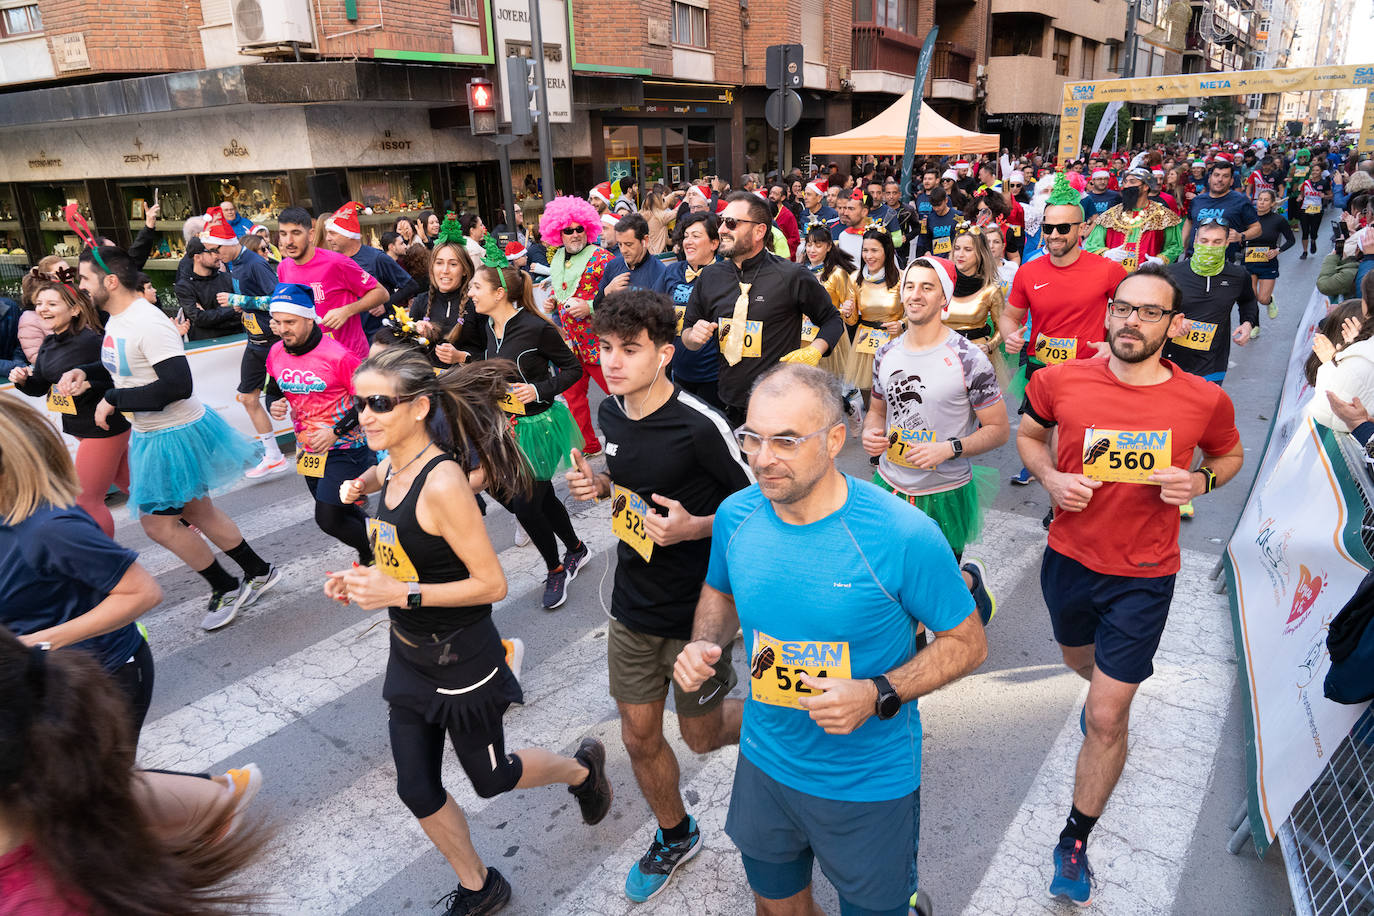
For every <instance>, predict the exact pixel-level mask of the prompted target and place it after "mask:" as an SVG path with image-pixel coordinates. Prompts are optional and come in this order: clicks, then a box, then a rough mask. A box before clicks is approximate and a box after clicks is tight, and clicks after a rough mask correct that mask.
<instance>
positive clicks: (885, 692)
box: [869, 674, 902, 719]
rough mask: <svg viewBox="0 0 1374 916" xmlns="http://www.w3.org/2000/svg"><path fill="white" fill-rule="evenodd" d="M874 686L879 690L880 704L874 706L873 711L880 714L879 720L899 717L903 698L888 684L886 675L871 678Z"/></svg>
mask: <svg viewBox="0 0 1374 916" xmlns="http://www.w3.org/2000/svg"><path fill="white" fill-rule="evenodd" d="M869 680H870V681H872V682H873V686H874V687H877V688H878V702H876V703H875V704H873V707H874V708H873V711H874V712H875V713H877V714H878V718H879V719H891V718H892V717H893V716H895V715H897V711H898V710H900V709H901V708H902V698H901V697H899V696H897V691H895V690H893V689H892V685H891V684H889V683H888V682H887V677H886V676H885V675H881V674H880V675H878V676H877V677H871V678H869Z"/></svg>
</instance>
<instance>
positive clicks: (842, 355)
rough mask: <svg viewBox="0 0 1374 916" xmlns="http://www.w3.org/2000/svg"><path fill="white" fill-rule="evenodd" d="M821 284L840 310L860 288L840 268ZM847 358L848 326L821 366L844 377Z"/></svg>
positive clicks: (832, 373) (822, 358)
mask: <svg viewBox="0 0 1374 916" xmlns="http://www.w3.org/2000/svg"><path fill="white" fill-rule="evenodd" d="M818 276H819V275H818ZM821 285H822V286H824V287H825V291H826V293H828V294H829V295H830V304H831V305H833V306H835V310H836V311H840V306H841V305H843V304H844V302H845V300H846V299H853V298H855V297H856V296H857V295H858V290H856V289H855V288H854V278H853V277H851V276H850V275H849V274H847V273H846V272H845V271H843V270H840V269H839V268H836V269H834V270H832V271H830V276H829V277H827V278H826V279H824V280H822V281H821ZM847 359H849V329H848V328H847V327H846V328H845V329H844V331H842V332H841V333H840V339H839V340H838V341H836V343H835V346H834V347H832V348H831V349H830V351H829V352H828V353H826V354H825V356H822V357H821V363H820V366H821V368H822V369H824V370H825V371H826V372H829V373H830V374H831V375H833V376H835V377H836V378H840V379H843V378H844V365H845V361H846V360H847Z"/></svg>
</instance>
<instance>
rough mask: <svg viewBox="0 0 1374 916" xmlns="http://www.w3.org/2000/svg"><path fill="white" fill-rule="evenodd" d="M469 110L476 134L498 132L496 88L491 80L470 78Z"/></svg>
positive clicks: (473, 130)
mask: <svg viewBox="0 0 1374 916" xmlns="http://www.w3.org/2000/svg"><path fill="white" fill-rule="evenodd" d="M468 111H469V113H470V114H471V116H472V132H473V133H474V134H494V133H496V120H497V118H496V90H495V89H494V88H493V87H492V85H491V80H488V79H473V80H468Z"/></svg>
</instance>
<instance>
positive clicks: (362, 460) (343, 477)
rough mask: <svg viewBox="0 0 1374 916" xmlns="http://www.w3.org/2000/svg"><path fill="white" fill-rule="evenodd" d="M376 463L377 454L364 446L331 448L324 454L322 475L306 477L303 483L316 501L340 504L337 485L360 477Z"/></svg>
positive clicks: (330, 504) (332, 504)
mask: <svg viewBox="0 0 1374 916" xmlns="http://www.w3.org/2000/svg"><path fill="white" fill-rule="evenodd" d="M376 463H377V456H376V455H375V454H374V453H373V451H372V449H370V448H367V447H366V446H363V447H361V448H332V449H330V450H329V454H328V455H326V456H325V460H324V476H323V477H307V478H305V485H306V487H308V488H309V489H310V495H311V496H313V497H315V501H316V502H320V503H324V504H325V505H326V506H342V505H343V503H341V502H339V487H340V486H342V485H343V483H344V481H348V480H353V479H354V478H355V477H361V476H362V475H363V474H364V473H366V472H367V470H368V468H371V467H372V466H373V465H375V464H376Z"/></svg>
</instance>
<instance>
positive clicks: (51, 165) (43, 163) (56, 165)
mask: <svg viewBox="0 0 1374 916" xmlns="http://www.w3.org/2000/svg"><path fill="white" fill-rule="evenodd" d="M29 168H31V169H60V168H62V160H61V159H49V158H48V153H47V151H46V150H40V151H39V153H38V158H37V159H30V160H29Z"/></svg>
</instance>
